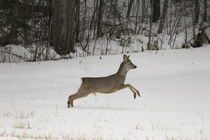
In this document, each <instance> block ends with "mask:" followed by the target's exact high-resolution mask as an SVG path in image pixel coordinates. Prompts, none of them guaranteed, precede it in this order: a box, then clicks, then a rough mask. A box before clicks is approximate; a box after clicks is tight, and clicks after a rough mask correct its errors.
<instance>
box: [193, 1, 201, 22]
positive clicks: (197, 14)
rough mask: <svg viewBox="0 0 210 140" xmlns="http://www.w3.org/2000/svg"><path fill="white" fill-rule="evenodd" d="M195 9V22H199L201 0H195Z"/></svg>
mask: <svg viewBox="0 0 210 140" xmlns="http://www.w3.org/2000/svg"><path fill="white" fill-rule="evenodd" d="M194 5H195V11H194V24H197V23H198V21H199V12H200V2H199V0H194Z"/></svg>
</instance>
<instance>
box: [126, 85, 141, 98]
mask: <svg viewBox="0 0 210 140" xmlns="http://www.w3.org/2000/svg"><path fill="white" fill-rule="evenodd" d="M129 85H130V84H129ZM130 88H132V89H133V90H134V91H135V92H136V94H137V95H138V96H139V97H140V92H139V91H138V90H137V89H136V88H134V87H133V86H132V85H130Z"/></svg>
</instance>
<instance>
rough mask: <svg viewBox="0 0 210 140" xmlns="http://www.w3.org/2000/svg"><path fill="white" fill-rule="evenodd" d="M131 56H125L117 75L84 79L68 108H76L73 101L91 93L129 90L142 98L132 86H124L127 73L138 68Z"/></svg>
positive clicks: (70, 100) (69, 100)
mask: <svg viewBox="0 0 210 140" xmlns="http://www.w3.org/2000/svg"><path fill="white" fill-rule="evenodd" d="M129 57H130V56H127V55H123V62H122V63H121V65H120V67H119V70H118V71H117V73H115V74H112V75H110V76H106V77H83V78H81V79H82V84H81V86H80V88H79V90H78V91H77V93H75V94H73V95H70V96H69V98H68V102H67V104H68V108H69V107H70V106H71V107H74V104H73V101H74V100H76V99H79V98H82V97H86V96H88V95H89V94H91V93H94V94H95V93H96V92H98V93H104V94H109V93H113V92H115V91H118V90H121V89H124V88H129V89H130V90H131V91H132V92H133V95H134V99H135V98H136V94H137V95H138V96H140V93H139V91H138V90H137V89H135V88H134V87H133V86H132V85H131V84H124V82H125V78H126V75H127V72H128V71H129V70H131V69H135V68H137V66H135V65H134V64H133V63H132V62H131V60H130V59H129Z"/></svg>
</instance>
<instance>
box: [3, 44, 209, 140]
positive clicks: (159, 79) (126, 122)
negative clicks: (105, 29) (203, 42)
mask: <svg viewBox="0 0 210 140" xmlns="http://www.w3.org/2000/svg"><path fill="white" fill-rule="evenodd" d="M130 59H131V60H132V61H133V63H134V64H135V65H137V66H138V68H137V69H135V70H131V71H129V72H128V75H127V79H126V83H130V84H132V85H133V86H134V87H136V88H137V89H139V91H140V92H141V97H137V98H136V99H133V94H132V92H131V91H130V90H129V89H124V90H121V91H118V92H116V93H114V94H109V95H104V94H96V96H94V95H90V96H88V97H86V98H83V99H79V100H76V101H75V102H74V104H75V108H67V104H66V102H67V98H68V96H69V95H70V94H73V93H75V92H76V91H77V89H78V88H79V86H80V83H81V80H80V78H81V77H83V76H84V77H85V76H93V77H96V76H106V75H109V74H113V73H115V72H116V71H117V70H118V67H119V65H120V63H121V61H122V55H111V56H102V59H99V56H93V57H86V58H76V59H71V60H60V61H47V62H36V63H18V64H0V140H34V139H46V140H210V46H206V47H202V48H198V49H186V50H184V49H180V50H165V51H158V53H157V54H156V52H155V51H154V52H153V51H152V52H150V51H147V52H144V53H136V54H131V57H130Z"/></svg>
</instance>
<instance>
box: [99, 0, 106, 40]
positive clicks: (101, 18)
mask: <svg viewBox="0 0 210 140" xmlns="http://www.w3.org/2000/svg"><path fill="white" fill-rule="evenodd" d="M99 1H100V2H99V6H98V20H97V38H98V37H102V36H103V34H102V22H103V13H104V0H99Z"/></svg>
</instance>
